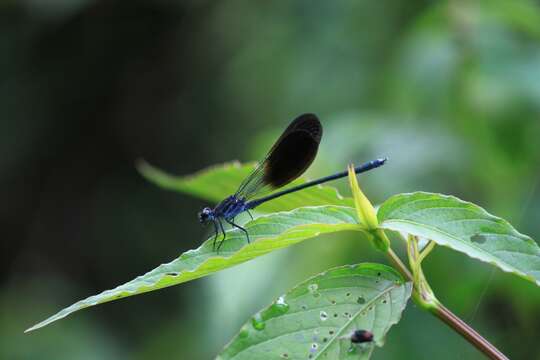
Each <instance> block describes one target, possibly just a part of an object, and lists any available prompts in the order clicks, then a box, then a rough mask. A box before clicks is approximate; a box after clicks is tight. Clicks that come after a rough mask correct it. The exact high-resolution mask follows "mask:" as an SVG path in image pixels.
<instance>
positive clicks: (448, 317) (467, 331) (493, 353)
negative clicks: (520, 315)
mask: <svg viewBox="0 0 540 360" xmlns="http://www.w3.org/2000/svg"><path fill="white" fill-rule="evenodd" d="M437 303H438V304H437V306H435V307H431V308H430V309H429V311H430V312H431V313H432V314H433V315H435V316H436V317H438V318H439V319H440V320H442V321H443V322H444V323H445V324H446V325H448V326H450V327H451V328H452V329H453V330H454V331H455V332H457V333H458V334H460V335H461V336H463V338H464V339H465V340H467V341H468V342H469V343H471V344H472V345H474V347H476V348H477V349H478V350H480V351H481V352H482V353H484V355H486V356H487V357H488V358H490V359H493V360H508V358H507V357H506V356H505V355H504V354H503V353H502V352H500V351H499V350H498V349H497V348H496V347H495V346H493V345H492V344H491V343H490V342H489V341H487V340H486V339H484V338H483V337H482V335H480V334H479V333H477V332H476V331H475V330H474V329H473V328H471V327H470V326H469V325H467V324H466V323H465V322H464V321H463V320H461V319H460V318H458V317H457V316H456V315H454V313H452V312H451V311H450V310H448V309H447V308H446V307H445V306H444V305H443V304H441V303H440V302H437Z"/></svg>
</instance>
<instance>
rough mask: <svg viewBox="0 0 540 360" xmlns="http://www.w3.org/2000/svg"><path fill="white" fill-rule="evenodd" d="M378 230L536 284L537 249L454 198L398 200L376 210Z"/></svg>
mask: <svg viewBox="0 0 540 360" xmlns="http://www.w3.org/2000/svg"><path fill="white" fill-rule="evenodd" d="M377 215H378V217H379V221H380V222H381V225H380V226H381V227H382V228H384V229H390V230H395V231H400V232H405V233H409V234H412V235H416V236H420V237H424V238H427V239H431V240H433V241H434V242H436V243H437V244H439V245H444V246H448V247H450V248H452V249H454V250H457V251H461V252H463V253H465V254H467V255H469V256H470V257H472V258H475V259H478V260H482V261H485V262H487V263H490V264H493V265H495V266H497V267H499V268H500V269H502V270H503V271H506V272H511V273H515V274H517V275H519V276H521V277H523V278H525V279H528V280H530V281H533V282H535V283H536V284H537V285H540V248H539V247H538V245H537V244H536V243H535V242H534V240H532V239H531V238H530V237H528V236H526V235H523V234H520V233H519V232H518V231H517V230H516V229H514V228H513V227H512V226H511V225H510V224H509V223H508V222H507V221H505V220H503V219H501V218H498V217H496V216H493V215H491V214H489V213H488V212H486V211H485V210H484V209H482V208H481V207H479V206H477V205H474V204H471V203H469V202H465V201H462V200H460V199H458V198H456V197H453V196H445V195H440V194H431V193H424V192H417V193H412V194H401V195H396V196H393V197H391V198H390V199H388V200H387V201H386V202H384V204H383V205H382V206H381V207H380V208H379V211H378V214H377Z"/></svg>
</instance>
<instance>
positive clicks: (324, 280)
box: [218, 264, 412, 360]
mask: <svg viewBox="0 0 540 360" xmlns="http://www.w3.org/2000/svg"><path fill="white" fill-rule="evenodd" d="M411 288H412V286H411V283H404V282H403V279H402V277H401V276H400V275H399V274H398V273H397V272H396V271H395V270H393V269H392V268H390V267H388V266H385V265H380V264H360V265H354V266H343V267H338V268H334V269H331V270H328V271H326V272H324V273H322V274H319V275H317V276H315V277H313V278H311V279H308V280H307V281H305V282H303V283H301V284H300V285H298V286H297V287H295V288H294V289H292V290H291V291H289V292H288V293H287V294H285V295H283V296H281V297H280V298H279V299H278V300H277V301H275V302H274V303H273V304H272V305H270V306H269V307H267V308H266V309H264V310H262V311H260V312H259V313H257V314H256V315H255V316H254V317H253V318H252V319H251V320H250V321H248V322H247V323H246V324H245V325H244V326H243V327H242V329H241V330H240V332H239V333H238V335H236V337H235V338H234V339H233V340H232V341H231V342H230V343H229V344H228V345H227V346H226V347H225V349H224V350H223V352H222V353H221V354H220V355H219V356H218V359H222V360H225V359H235V360H241V359H246V360H257V359H332V360H334V359H368V358H369V357H370V356H371V353H372V352H373V349H374V347H375V345H378V346H382V345H383V342H384V337H385V335H386V333H387V332H388V330H389V329H390V327H391V326H392V325H394V324H396V323H397V322H398V321H399V319H400V318H401V313H402V311H403V309H404V308H405V306H406V304H407V300H408V299H409V297H410V295H411ZM355 330H368V331H371V332H372V333H373V338H374V341H373V342H372V343H364V344H359V345H352V344H351V341H350V340H349V336H350V335H351V333H352V332H353V331H355Z"/></svg>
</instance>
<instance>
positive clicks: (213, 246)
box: [212, 220, 219, 251]
mask: <svg viewBox="0 0 540 360" xmlns="http://www.w3.org/2000/svg"><path fill="white" fill-rule="evenodd" d="M216 221H217V220H214V221H212V224H214V231H215V235H214V241H213V242H212V251H216V240H217V238H218V235H219V229H218V225H217V223H216Z"/></svg>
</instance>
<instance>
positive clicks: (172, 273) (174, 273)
mask: <svg viewBox="0 0 540 360" xmlns="http://www.w3.org/2000/svg"><path fill="white" fill-rule="evenodd" d="M167 275H169V276H178V273H177V272H169V273H167Z"/></svg>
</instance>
